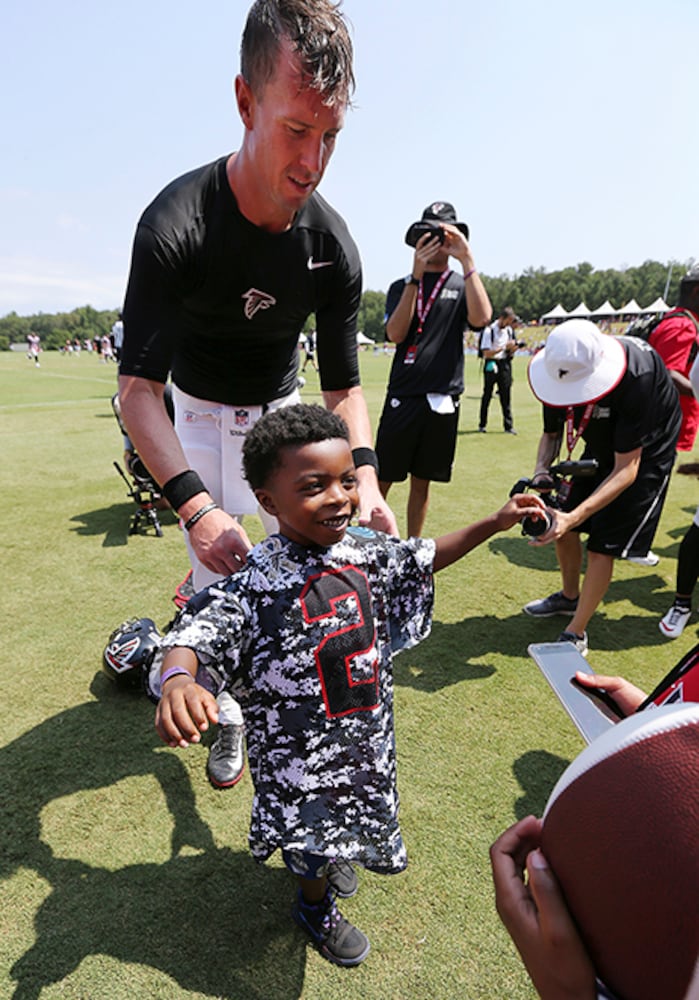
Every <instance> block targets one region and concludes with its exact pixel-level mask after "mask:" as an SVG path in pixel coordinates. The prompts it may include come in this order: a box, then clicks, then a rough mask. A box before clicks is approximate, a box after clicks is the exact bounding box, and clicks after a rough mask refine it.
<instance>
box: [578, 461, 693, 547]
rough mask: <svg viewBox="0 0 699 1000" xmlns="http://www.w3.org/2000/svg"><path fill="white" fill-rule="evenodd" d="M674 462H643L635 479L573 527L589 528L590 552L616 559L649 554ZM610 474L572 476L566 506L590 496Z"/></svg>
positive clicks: (586, 529)
mask: <svg viewBox="0 0 699 1000" xmlns="http://www.w3.org/2000/svg"><path fill="white" fill-rule="evenodd" d="M673 461H674V459H673ZM672 464H673V463H672V462H670V463H668V464H665V465H663V466H660V467H651V468H644V467H643V466H641V467H640V469H639V470H638V476H637V477H636V480H635V482H633V483H632V484H631V485H630V486H629V487H628V488H627V489H625V490H624V492H623V493H621V494H620V495H619V496H618V497H616V499H615V500H612V502H611V503H610V504H607V506H606V507H603V508H602V510H599V511H597V513H596V514H593V515H592V517H589V518H588V519H587V520H586V521H583V523H582V524H580V525H578V527H577V528H575V529H574V530H575V531H585V532H588V540H587V548H588V550H589V551H590V552H599V553H601V554H602V555H606V556H613V557H614V558H615V559H628V558H629V557H630V556H645V555H646V554H647V552H648V551H649V549H650V548H651V545H652V544H653V538H654V537H655V532H656V530H657V527H658V522H659V520H660V515H661V513H662V510H663V504H664V503H665V495H666V493H667V487H668V483H669V482H670V473H671V471H672ZM607 475H608V472H602V473H598V474H597V476H595V477H593V478H591V479H578V480H573V487H572V489H571V491H570V497H569V498H568V501H567V503H566V510H573V508H574V507H577V506H578V504H580V503H582V501H583V500H585V499H587V497H589V496H590V494H591V493H592V492H593V491H594V490H595V489H596V488H597V487H598V486H599V484H600V483H601V482H602V481H603V480H604V479H606V477H607Z"/></svg>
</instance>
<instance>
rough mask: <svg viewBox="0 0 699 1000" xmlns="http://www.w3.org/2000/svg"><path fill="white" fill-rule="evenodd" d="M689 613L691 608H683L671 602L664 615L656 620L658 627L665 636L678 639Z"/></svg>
mask: <svg viewBox="0 0 699 1000" xmlns="http://www.w3.org/2000/svg"><path fill="white" fill-rule="evenodd" d="M691 613H692V609H691V608H683V607H680V606H679V605H677V604H673V605H672V607H671V608H670V610H669V611H668V613H667V614H666V615H665V617H664V618H661V620H660V621H659V622H658V628H659V629H660V631H661V632H662V633H663V635H664V636H666V638H668V639H678V638H679V637H680V636H681V635H682V632H683V631H684V627H685V625H686V624H687V622H688V621H689V616H690V615H691Z"/></svg>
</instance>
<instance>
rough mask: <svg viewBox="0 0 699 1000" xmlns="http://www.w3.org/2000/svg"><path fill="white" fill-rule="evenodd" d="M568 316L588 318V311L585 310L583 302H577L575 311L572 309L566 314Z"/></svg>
mask: <svg viewBox="0 0 699 1000" xmlns="http://www.w3.org/2000/svg"><path fill="white" fill-rule="evenodd" d="M568 315H569V316H575V317H580V316H589V315H590V310H589V309H588V308H587V306H586V305H585V303H584V302H579V303H578V304H577V306H576V307H575V309H573V310H572V311H571V312H570V313H568Z"/></svg>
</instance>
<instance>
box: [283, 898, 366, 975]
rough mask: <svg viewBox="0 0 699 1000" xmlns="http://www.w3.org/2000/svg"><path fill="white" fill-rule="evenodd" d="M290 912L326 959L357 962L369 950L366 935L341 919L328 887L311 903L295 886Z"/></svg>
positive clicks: (338, 963)
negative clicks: (315, 901)
mask: <svg viewBox="0 0 699 1000" xmlns="http://www.w3.org/2000/svg"><path fill="white" fill-rule="evenodd" d="M291 915H292V917H293V918H294V920H295V921H296V923H297V924H298V925H299V927H301V928H302V929H303V930H304V931H305V932H306V933H307V934H308V936H309V937H310V938H311V940H312V941H313V943H314V944H315V945H316V947H317V948H318V951H319V952H320V954H321V955H322V956H323V958H327V960H328V961H329V962H333V963H334V964H335V965H346V966H347V965H359V963H360V962H363V961H364V959H365V958H366V957H367V955H368V954H369V949H370V947H371V945H370V944H369V939H368V937H367V936H366V934H362V932H361V931H360V930H358V929H357V928H356V927H354V926H353V925H352V924H350V923H349V922H348V921H347V920H345V918H344V917H343V916H342V914H341V913H340V911H339V910H338V908H337V905H336V904H335V894H334V893H333V892H332V890H331V889H328V890H327V892H326V893H325V896H324V897H323V899H322V900H321V901H320V903H318V904H316V905H315V906H313V905H311V904H310V903H307V902H306V901H305V899H304V898H303V895H302V893H301V890H300V889H299V891H298V894H297V896H296V903H295V904H294V907H293V909H292V911H291Z"/></svg>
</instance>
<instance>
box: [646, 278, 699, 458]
mask: <svg viewBox="0 0 699 1000" xmlns="http://www.w3.org/2000/svg"><path fill="white" fill-rule="evenodd" d="M698 341H699V264H695V265H694V267H693V268H692V269H691V270H690V271H688V272H687V274H685V276H684V278H683V279H682V281H681V282H680V296H679V303H678V305H677V308H676V309H671V310H670V312H668V313H666V314H665V316H664V317H663V318H662V320H661V321H660V322H659V323H658V325H657V326H656V328H655V329H654V330H653V332H652V333H651V335H650V337H649V338H648V342H649V344H650V346H651V347H653V348H654V349H655V350H656V351H657V352H658V354H659V355H660V357H661V358H662V359H663V361H664V362H665V367H666V368H667V369H668V371H669V372H670V377H671V378H672V381H673V383H674V385H675V388H676V389H677V392H678V394H679V397H680V406H681V408H682V427H681V429H680V436H679V438H678V441H677V450H678V451H691V450H692V448H693V447H694V440H695V438H696V436H697V430H699V401H698V400H697V399H695V397H694V393H693V391H692V384H691V382H690V381H689V370H690V368H691V367H692V364H693V363H694V359H695V358H696V355H697V346H698Z"/></svg>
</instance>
